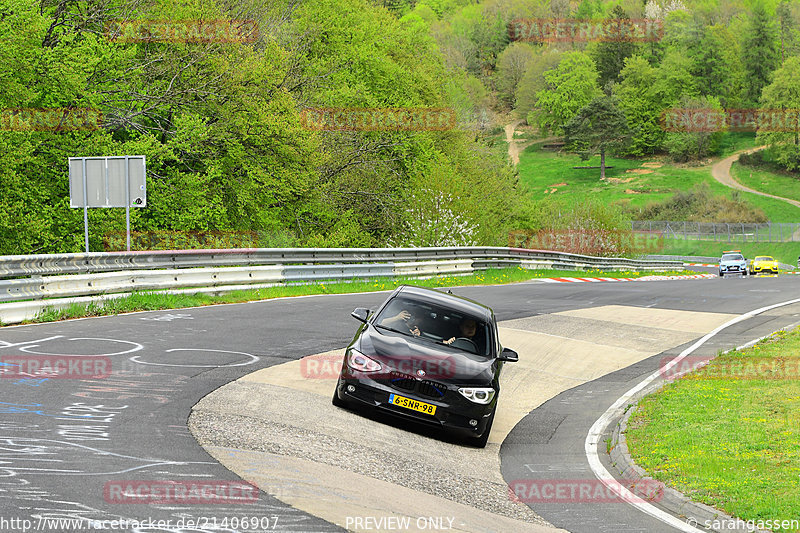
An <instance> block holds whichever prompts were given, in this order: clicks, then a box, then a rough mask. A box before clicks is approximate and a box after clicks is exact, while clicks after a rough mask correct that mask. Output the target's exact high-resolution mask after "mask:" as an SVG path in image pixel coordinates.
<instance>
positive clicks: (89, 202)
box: [69, 155, 147, 253]
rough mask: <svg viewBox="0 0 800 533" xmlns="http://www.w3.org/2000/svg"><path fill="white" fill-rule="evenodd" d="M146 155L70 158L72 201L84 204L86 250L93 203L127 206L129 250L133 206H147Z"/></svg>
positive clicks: (126, 223)
mask: <svg viewBox="0 0 800 533" xmlns="http://www.w3.org/2000/svg"><path fill="white" fill-rule="evenodd" d="M146 174H147V170H146V162H145V156H143V155H123V156H111V157H70V158H69V204H70V207H73V208H77V207H82V208H83V227H84V241H85V243H86V252H87V253H88V252H89V214H88V209H89V208H90V207H124V208H125V226H126V234H127V245H128V251H130V249H131V213H130V208H131V206H133V207H146V206H147V187H146V183H145V176H146Z"/></svg>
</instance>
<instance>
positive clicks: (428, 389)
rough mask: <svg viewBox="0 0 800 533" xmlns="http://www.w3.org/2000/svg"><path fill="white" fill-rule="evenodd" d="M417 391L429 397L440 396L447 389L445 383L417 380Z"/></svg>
mask: <svg viewBox="0 0 800 533" xmlns="http://www.w3.org/2000/svg"><path fill="white" fill-rule="evenodd" d="M417 391H418V392H419V393H420V394H421V395H422V396H427V397H429V398H441V397H443V396H444V393H445V392H446V391H447V385H443V384H441V383H436V382H435V381H428V380H425V381H420V382H419V384H418V385H417Z"/></svg>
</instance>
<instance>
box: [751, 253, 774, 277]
mask: <svg viewBox="0 0 800 533" xmlns="http://www.w3.org/2000/svg"><path fill="white" fill-rule="evenodd" d="M767 272H769V273H770V274H777V273H778V262H777V261H775V259H774V258H772V257H770V256H768V255H759V256H757V257H756V258H755V259H753V262H752V263H750V274H764V273H767Z"/></svg>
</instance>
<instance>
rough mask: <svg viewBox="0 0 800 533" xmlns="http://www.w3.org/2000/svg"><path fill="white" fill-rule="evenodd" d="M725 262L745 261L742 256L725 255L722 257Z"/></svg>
mask: <svg viewBox="0 0 800 533" xmlns="http://www.w3.org/2000/svg"><path fill="white" fill-rule="evenodd" d="M722 260H723V261H744V256H743V255H742V254H725V255H723V256H722Z"/></svg>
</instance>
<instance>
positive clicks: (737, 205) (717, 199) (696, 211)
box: [631, 183, 767, 222]
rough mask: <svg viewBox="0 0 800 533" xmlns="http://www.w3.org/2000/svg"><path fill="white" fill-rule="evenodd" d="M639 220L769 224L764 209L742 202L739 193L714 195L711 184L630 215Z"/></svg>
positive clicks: (682, 193) (678, 193)
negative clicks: (728, 195)
mask: <svg viewBox="0 0 800 533" xmlns="http://www.w3.org/2000/svg"><path fill="white" fill-rule="evenodd" d="M631 214H632V215H633V216H634V218H637V219H639V220H687V221H692V222H766V221H767V216H766V215H765V214H764V212H763V211H762V210H761V209H758V208H755V207H751V206H750V205H748V204H747V202H745V201H744V200H742V199H741V197H740V195H739V191H735V190H734V191H731V195H730V197H727V196H724V195H714V194H713V193H712V192H711V187H710V186H709V185H708V183H701V184H699V185H696V186H695V187H693V188H692V189H691V190H689V191H679V192H677V193H675V195H674V196H673V197H672V198H670V199H669V200H666V201H664V202H658V203H651V204H648V205H647V206H646V207H644V208H641V209H639V210H637V211H634V212H632V213H631Z"/></svg>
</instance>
